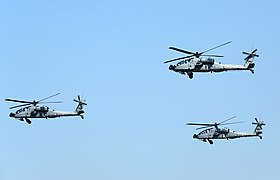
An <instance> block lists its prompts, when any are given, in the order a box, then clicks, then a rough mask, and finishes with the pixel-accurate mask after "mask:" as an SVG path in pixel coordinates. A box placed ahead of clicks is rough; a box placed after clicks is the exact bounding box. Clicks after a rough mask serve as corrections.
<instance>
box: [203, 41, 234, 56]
mask: <svg viewBox="0 0 280 180" xmlns="http://www.w3.org/2000/svg"><path fill="white" fill-rule="evenodd" d="M231 42H232V41H229V42H226V43H224V44H221V45H219V46H216V47H213V48H211V49H208V50H206V51H203V52H202V53H201V54H203V53H206V52H208V51H212V50H214V49H217V48H219V47H222V46H224V45H226V44H229V43H231Z"/></svg>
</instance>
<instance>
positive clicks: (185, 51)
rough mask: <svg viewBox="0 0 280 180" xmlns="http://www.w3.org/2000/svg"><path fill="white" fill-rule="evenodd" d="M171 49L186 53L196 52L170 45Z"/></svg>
mask: <svg viewBox="0 0 280 180" xmlns="http://www.w3.org/2000/svg"><path fill="white" fill-rule="evenodd" d="M169 49H172V50H174V51H178V52H181V53H185V54H195V53H193V52H190V51H187V50H184V49H179V48H176V47H169Z"/></svg>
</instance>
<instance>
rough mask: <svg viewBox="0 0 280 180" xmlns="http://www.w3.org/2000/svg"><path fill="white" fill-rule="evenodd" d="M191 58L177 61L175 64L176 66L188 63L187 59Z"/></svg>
mask: <svg viewBox="0 0 280 180" xmlns="http://www.w3.org/2000/svg"><path fill="white" fill-rule="evenodd" d="M192 59H194V58H188V59H186V60H183V61H180V62H178V63H177V64H176V66H181V65H183V64H187V63H189V61H190V60H192Z"/></svg>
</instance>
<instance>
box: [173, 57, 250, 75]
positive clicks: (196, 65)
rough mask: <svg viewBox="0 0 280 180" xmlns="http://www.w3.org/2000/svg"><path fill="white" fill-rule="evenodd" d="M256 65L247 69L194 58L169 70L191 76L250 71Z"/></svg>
mask: <svg viewBox="0 0 280 180" xmlns="http://www.w3.org/2000/svg"><path fill="white" fill-rule="evenodd" d="M253 67H254V64H253V63H252V64H250V66H248V67H246V66H244V65H234V64H222V63H220V62H215V61H214V59H212V58H208V59H203V58H192V59H187V60H183V61H181V62H179V63H177V64H176V65H170V66H169V69H170V70H173V71H175V72H179V73H181V74H185V73H187V74H189V73H192V72H223V71H235V70H250V71H252V68H253Z"/></svg>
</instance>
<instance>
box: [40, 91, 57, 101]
mask: <svg viewBox="0 0 280 180" xmlns="http://www.w3.org/2000/svg"><path fill="white" fill-rule="evenodd" d="M59 94H60V93H56V94H54V95H51V96H49V97H46V98H44V99H41V100H39V101H38V102H41V101H44V100H46V99H49V98H52V97H54V96H57V95H59Z"/></svg>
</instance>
